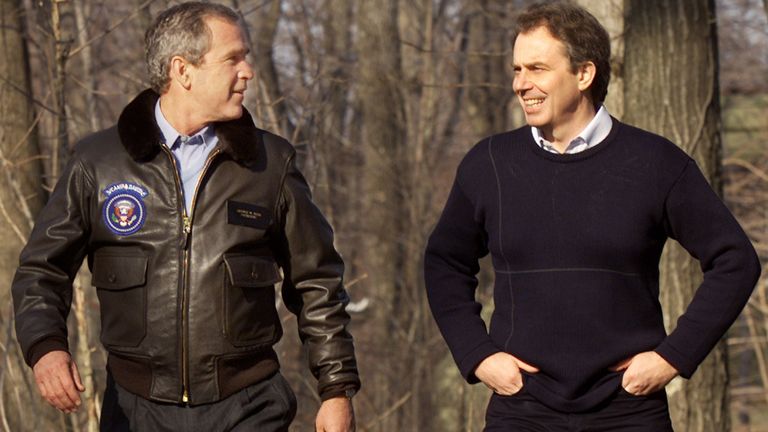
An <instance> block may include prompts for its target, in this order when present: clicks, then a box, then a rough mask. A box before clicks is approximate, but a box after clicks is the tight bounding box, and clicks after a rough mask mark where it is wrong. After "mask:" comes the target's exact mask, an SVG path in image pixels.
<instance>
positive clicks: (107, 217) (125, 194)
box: [101, 182, 149, 236]
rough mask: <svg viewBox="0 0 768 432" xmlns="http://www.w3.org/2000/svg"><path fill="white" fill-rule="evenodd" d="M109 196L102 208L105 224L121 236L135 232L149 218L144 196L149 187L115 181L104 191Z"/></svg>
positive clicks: (147, 193)
mask: <svg viewBox="0 0 768 432" xmlns="http://www.w3.org/2000/svg"><path fill="white" fill-rule="evenodd" d="M102 192H103V193H104V195H105V196H106V197H107V200H106V201H104V207H103V208H102V212H101V214H102V217H103V218H104V224H105V225H106V226H107V228H109V230H110V231H112V232H113V233H115V234H117V235H119V236H129V235H131V234H135V233H136V232H137V231H139V229H141V227H142V226H143V225H144V221H146V220H147V207H146V206H145V205H144V198H146V197H147V195H149V192H147V189H146V188H144V187H142V186H139V185H137V184H134V183H127V182H125V183H114V184H111V185H109V186H108V187H107V188H106V189H104V190H103V191H102Z"/></svg>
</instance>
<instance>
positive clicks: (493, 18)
mask: <svg viewBox="0 0 768 432" xmlns="http://www.w3.org/2000/svg"><path fill="white" fill-rule="evenodd" d="M470 4H471V6H470V12H469V15H470V17H471V18H469V20H470V21H469V53H468V54H469V57H468V59H467V81H468V82H469V83H470V87H469V89H468V90H467V102H468V105H467V115H468V118H469V121H470V124H471V125H472V129H473V132H474V133H475V135H476V136H477V138H481V137H484V136H488V135H490V134H494V133H500V132H503V131H504V130H506V129H507V124H508V117H509V115H508V110H507V107H508V104H509V100H510V98H511V96H512V94H513V92H512V76H511V74H510V66H509V64H510V62H511V59H512V58H511V55H510V50H511V46H510V40H509V34H508V31H506V29H505V28H504V25H503V23H504V22H505V18H506V12H507V7H506V5H507V1H505V0H481V1H478V2H470Z"/></svg>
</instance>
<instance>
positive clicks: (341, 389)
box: [320, 382, 360, 402]
mask: <svg viewBox="0 0 768 432" xmlns="http://www.w3.org/2000/svg"><path fill="white" fill-rule="evenodd" d="M350 390H351V391H353V392H355V393H357V391H358V390H360V384H359V383H355V382H344V383H337V384H332V385H329V386H328V387H326V388H325V389H323V391H322V392H321V393H320V399H321V400H322V401H323V402H325V401H327V400H328V399H332V398H335V397H339V396H348V394H347V392H349V391H350Z"/></svg>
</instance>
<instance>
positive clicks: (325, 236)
mask: <svg viewBox="0 0 768 432" xmlns="http://www.w3.org/2000/svg"><path fill="white" fill-rule="evenodd" d="M277 213H278V214H277V215H276V221H278V224H277V226H278V227H279V228H278V229H281V232H278V233H276V238H277V241H276V243H277V244H276V245H275V248H276V256H277V259H278V261H279V262H280V265H281V267H282V268H283V272H284V275H285V279H284V281H283V287H282V295H283V301H284V302H285V304H286V306H287V307H288V309H289V310H290V311H291V312H293V313H294V314H296V316H297V318H298V328H299V337H300V338H301V340H302V342H303V343H304V344H305V345H306V347H307V351H308V356H309V364H310V369H311V371H312V373H313V374H314V376H315V377H316V378H317V379H318V393H319V394H320V396H321V398H322V399H323V400H326V399H328V398H330V397H333V396H338V395H341V394H343V393H344V392H345V391H346V390H357V389H358V388H359V387H360V379H359V377H358V373H357V364H356V361H355V353H354V346H353V343H352V336H351V335H350V334H349V332H347V329H346V326H347V324H348V323H349V315H348V314H347V312H346V310H345V306H346V304H347V303H348V302H349V297H348V296H347V293H346V291H345V290H344V286H343V275H344V263H343V261H342V260H341V257H340V256H339V254H338V253H337V252H336V250H335V248H334V246H333V230H332V229H331V227H330V225H329V224H328V222H327V221H326V220H325V218H324V217H323V215H322V214H321V213H320V210H319V209H318V208H317V207H316V206H315V204H314V203H313V202H312V198H311V193H310V190H309V186H308V185H307V182H306V180H305V179H304V177H303V176H302V174H301V173H300V172H299V170H298V169H297V168H296V165H295V153H292V154H291V156H290V157H289V158H288V160H287V166H286V171H285V177H284V180H283V184H282V190H281V196H280V200H279V204H278V207H277Z"/></svg>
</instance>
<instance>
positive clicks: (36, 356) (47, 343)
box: [25, 336, 69, 367]
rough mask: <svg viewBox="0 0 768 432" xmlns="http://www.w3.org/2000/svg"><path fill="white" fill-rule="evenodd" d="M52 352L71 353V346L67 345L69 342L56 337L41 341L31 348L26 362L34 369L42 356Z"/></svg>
mask: <svg viewBox="0 0 768 432" xmlns="http://www.w3.org/2000/svg"><path fill="white" fill-rule="evenodd" d="M51 351H66V352H69V344H68V343H67V340H66V339H63V338H60V337H56V336H51V337H47V338H45V339H40V340H39V341H37V342H35V343H34V344H33V345H32V346H31V347H29V351H28V352H27V357H26V359H25V360H26V361H27V364H28V365H29V366H30V367H33V366H35V364H36V363H37V361H38V360H40V358H41V357H42V356H44V355H46V354H48V353H49V352H51Z"/></svg>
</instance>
